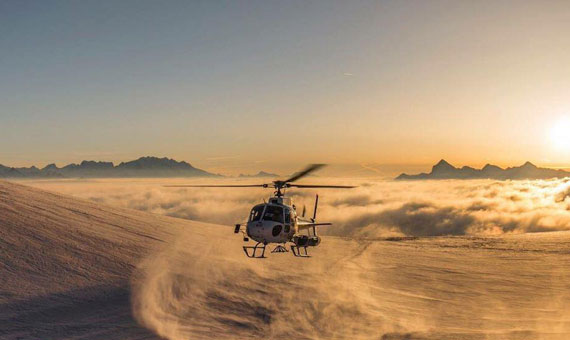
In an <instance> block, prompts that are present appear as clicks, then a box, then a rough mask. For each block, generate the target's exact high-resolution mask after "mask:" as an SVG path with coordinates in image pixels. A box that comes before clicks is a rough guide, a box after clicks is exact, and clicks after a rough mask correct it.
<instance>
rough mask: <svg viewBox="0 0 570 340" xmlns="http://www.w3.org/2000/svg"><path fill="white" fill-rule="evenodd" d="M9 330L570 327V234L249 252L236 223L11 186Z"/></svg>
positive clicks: (7, 213)
mask: <svg viewBox="0 0 570 340" xmlns="http://www.w3.org/2000/svg"><path fill="white" fill-rule="evenodd" d="M0 236H1V237H0V257H1V262H0V265H1V267H0V299H1V300H0V303H1V304H0V306H1V307H0V338H2V339H60V338H69V339H155V338H158V337H163V338H166V339H219V338H228V339H244V338H248V337H254V338H258V337H264V338H270V339H271V338H273V339H282V338H297V339H299V338H300V339H303V338H307V339H334V338H336V339H567V338H569V337H570V273H569V272H568V268H570V234H569V233H568V232H564V231H562V232H551V233H532V234H520V235H501V236H486V237H475V236H455V237H446V236H442V237H426V238H416V237H387V238H376V239H357V238H354V237H332V236H329V237H324V239H323V242H322V244H321V246H320V247H318V248H317V249H315V250H314V251H313V255H314V256H313V257H312V258H309V259H297V258H294V257H293V256H291V254H290V253H287V254H270V255H269V256H270V257H269V259H266V260H251V259H246V258H245V256H244V255H243V253H242V250H241V238H240V237H239V236H236V235H234V234H233V233H232V228H230V227H221V226H216V225H208V224H205V223H199V222H192V221H186V220H181V219H174V218H170V217H163V216H158V215H153V214H149V213H145V212H140V211H134V210H128V209H123V208H112V207H109V206H106V205H101V204H97V203H93V202H89V201H83V200H80V199H74V198H69V197H66V196H63V195H59V194H52V193H49V192H45V191H41V190H38V189H32V188H29V187H26V186H22V185H17V184H11V183H7V182H0Z"/></svg>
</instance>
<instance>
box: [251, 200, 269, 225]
mask: <svg viewBox="0 0 570 340" xmlns="http://www.w3.org/2000/svg"><path fill="white" fill-rule="evenodd" d="M263 208H265V205H263V204H261V205H257V206H255V207H253V209H251V213H250V214H249V221H250V222H256V221H259V220H261V215H262V214H263Z"/></svg>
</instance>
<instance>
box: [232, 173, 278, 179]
mask: <svg viewBox="0 0 570 340" xmlns="http://www.w3.org/2000/svg"><path fill="white" fill-rule="evenodd" d="M238 177H239V178H253V177H279V175H277V174H272V173H270V172H265V171H260V172H258V173H256V174H254V175H246V174H240V175H239V176H238Z"/></svg>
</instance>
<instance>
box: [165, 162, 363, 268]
mask: <svg viewBox="0 0 570 340" xmlns="http://www.w3.org/2000/svg"><path fill="white" fill-rule="evenodd" d="M324 166H325V164H311V165H309V166H307V167H306V168H305V169H304V170H302V171H300V172H297V173H295V174H294V175H293V176H291V177H290V178H288V179H286V180H276V181H273V182H271V183H264V184H234V185H167V187H175V188H187V187H194V188H258V187H261V188H273V189H274V190H275V191H274V192H273V196H271V197H270V198H269V200H268V201H267V202H265V201H264V202H263V203H261V204H258V205H255V206H254V207H253V208H252V209H251V211H250V214H249V218H248V220H247V222H245V223H239V224H236V225H235V229H234V233H236V234H238V233H240V232H241V233H242V234H243V241H244V242H249V240H250V239H252V240H254V241H256V242H257V243H256V244H255V245H253V246H252V245H244V246H243V251H244V253H245V255H246V256H247V257H249V258H265V257H266V256H265V248H266V246H268V245H269V244H272V243H275V244H277V245H276V247H275V248H274V249H273V250H272V251H271V252H272V253H286V252H289V250H287V248H286V247H285V246H284V245H286V244H287V243H291V245H290V249H291V253H292V254H293V255H294V256H295V257H310V255H309V253H308V250H307V248H309V247H316V246H318V245H319V244H320V243H321V238H320V237H319V236H318V234H317V227H320V226H330V225H332V223H330V222H317V221H316V219H317V207H318V204H319V195H318V194H317V195H316V196H315V206H314V209H313V217H311V218H307V217H305V213H306V208H305V207H303V211H302V213H301V215H300V216H299V215H298V214H297V207H296V206H295V205H294V204H293V201H292V199H291V198H290V197H285V190H286V189H288V188H333V189H350V188H354V186H347V185H310V184H294V183H293V182H295V181H297V180H299V179H301V178H303V177H305V176H307V175H309V174H310V173H312V172H314V171H316V170H318V169H320V168H322V167H324ZM244 227H245V228H244ZM244 229H245V230H244Z"/></svg>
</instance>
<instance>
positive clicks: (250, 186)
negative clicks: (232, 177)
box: [163, 184, 268, 188]
mask: <svg viewBox="0 0 570 340" xmlns="http://www.w3.org/2000/svg"><path fill="white" fill-rule="evenodd" d="M163 187H166V188H267V187H268V185H267V184H234V185H230V184H228V185H224V184H220V185H163Z"/></svg>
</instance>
